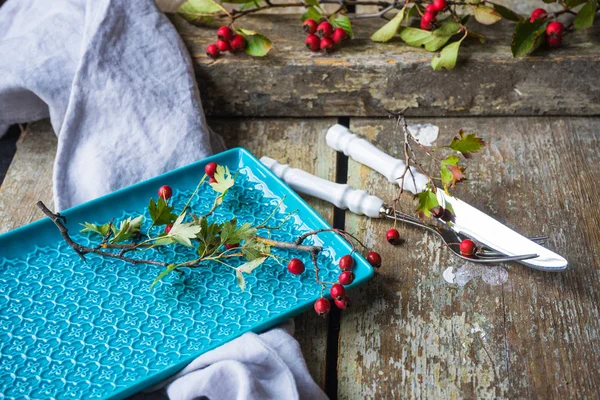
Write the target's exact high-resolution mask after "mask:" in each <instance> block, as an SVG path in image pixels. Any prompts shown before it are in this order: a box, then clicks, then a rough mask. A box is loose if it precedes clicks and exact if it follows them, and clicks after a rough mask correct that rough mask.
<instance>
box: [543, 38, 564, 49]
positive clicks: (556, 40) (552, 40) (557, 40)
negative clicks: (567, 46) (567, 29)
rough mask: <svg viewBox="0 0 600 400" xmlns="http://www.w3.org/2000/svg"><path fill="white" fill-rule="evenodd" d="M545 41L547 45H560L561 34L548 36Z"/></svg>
mask: <svg viewBox="0 0 600 400" xmlns="http://www.w3.org/2000/svg"><path fill="white" fill-rule="evenodd" d="M546 43H548V46H550V47H560V44H561V43H562V37H561V36H548V37H547V38H546Z"/></svg>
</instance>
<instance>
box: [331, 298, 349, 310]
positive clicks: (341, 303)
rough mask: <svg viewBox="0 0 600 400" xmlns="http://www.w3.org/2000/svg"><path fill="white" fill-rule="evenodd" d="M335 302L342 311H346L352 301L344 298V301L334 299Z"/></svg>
mask: <svg viewBox="0 0 600 400" xmlns="http://www.w3.org/2000/svg"><path fill="white" fill-rule="evenodd" d="M333 302H334V303H335V305H336V306H337V308H339V309H340V310H343V309H345V308H346V307H350V299H349V298H348V296H344V298H342V299H333Z"/></svg>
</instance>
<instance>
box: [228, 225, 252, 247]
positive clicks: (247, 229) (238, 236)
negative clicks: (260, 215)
mask: <svg viewBox="0 0 600 400" xmlns="http://www.w3.org/2000/svg"><path fill="white" fill-rule="evenodd" d="M255 235H256V228H254V227H253V226H252V224H251V223H250V222H246V223H244V224H242V226H240V227H239V228H237V229H236V230H235V231H233V232H232V233H231V234H230V235H229V237H228V238H227V243H229V244H238V243H240V242H242V241H244V240H248V239H250V238H251V237H253V236H255Z"/></svg>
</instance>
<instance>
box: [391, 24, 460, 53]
mask: <svg viewBox="0 0 600 400" xmlns="http://www.w3.org/2000/svg"><path fill="white" fill-rule="evenodd" d="M450 37H451V36H443V35H438V34H434V33H433V32H430V31H425V30H422V29H417V28H401V29H400V38H402V40H404V42H405V43H406V44H407V45H409V46H413V47H421V46H424V47H425V50H427V51H437V50H439V49H440V48H441V47H443V46H444V45H445V44H446V43H447V42H448V40H450Z"/></svg>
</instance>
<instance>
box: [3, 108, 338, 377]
mask: <svg viewBox="0 0 600 400" xmlns="http://www.w3.org/2000/svg"><path fill="white" fill-rule="evenodd" d="M335 122H336V120H334V119H319V120H312V121H307V122H305V121H300V120H282V119H279V120H237V119H229V120H213V121H210V124H211V126H212V127H213V128H214V130H215V131H217V132H218V133H221V134H223V136H224V137H225V138H226V142H227V144H228V145H229V146H231V147H235V146H243V147H246V148H247V149H249V150H250V151H251V152H253V153H254V154H255V155H257V156H259V157H260V156H262V155H269V156H271V157H273V158H276V159H278V160H280V161H282V162H289V163H292V164H293V165H295V166H299V167H301V168H303V169H305V170H307V171H311V172H312V173H314V174H317V175H319V176H321V177H323V178H327V179H335V168H336V167H335V160H336V157H335V154H334V153H333V152H332V151H330V149H329V148H328V147H327V146H326V145H325V141H324V135H323V134H322V133H323V132H324V131H325V130H326V129H327V128H328V127H329V126H331V125H332V124H334V123H335ZM55 153H56V137H55V135H54V133H53V131H52V127H51V126H50V124H49V122H48V121H47V120H44V121H41V122H37V123H34V124H30V125H29V128H28V130H27V132H26V133H25V134H24V135H23V137H22V138H21V140H20V142H19V144H18V149H17V153H16V154H15V157H14V160H13V162H12V164H11V166H10V168H9V170H8V173H7V175H6V179H5V181H4V183H3V184H2V187H1V188H0V232H6V231H9V230H12V229H14V228H17V227H19V226H22V225H25V224H27V223H29V222H31V221H34V220H37V219H39V218H40V217H41V213H40V212H39V210H38V209H37V207H36V206H35V203H36V202H37V201H38V200H43V201H44V202H45V203H46V204H48V205H49V206H50V207H51V205H52V167H53V161H54V154H55ZM308 201H309V203H310V204H311V205H312V206H313V207H314V208H315V209H316V210H317V211H318V212H319V213H320V214H321V215H322V216H323V217H324V218H325V219H326V220H328V221H329V222H330V223H331V221H332V218H333V207H332V206H331V205H329V204H327V203H324V202H321V201H317V200H315V199H308ZM327 326H328V323H327V321H324V320H322V319H320V318H315V316H314V315H312V314H311V315H304V316H300V317H298V318H296V337H297V338H298V340H299V341H300V344H301V347H302V351H303V353H304V355H305V358H306V362H307V364H308V366H309V370H310V372H311V374H312V375H313V377H314V379H315V380H316V381H317V382H318V383H319V384H321V385H322V386H323V385H324V381H325V354H326V347H327V346H326V342H327Z"/></svg>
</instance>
